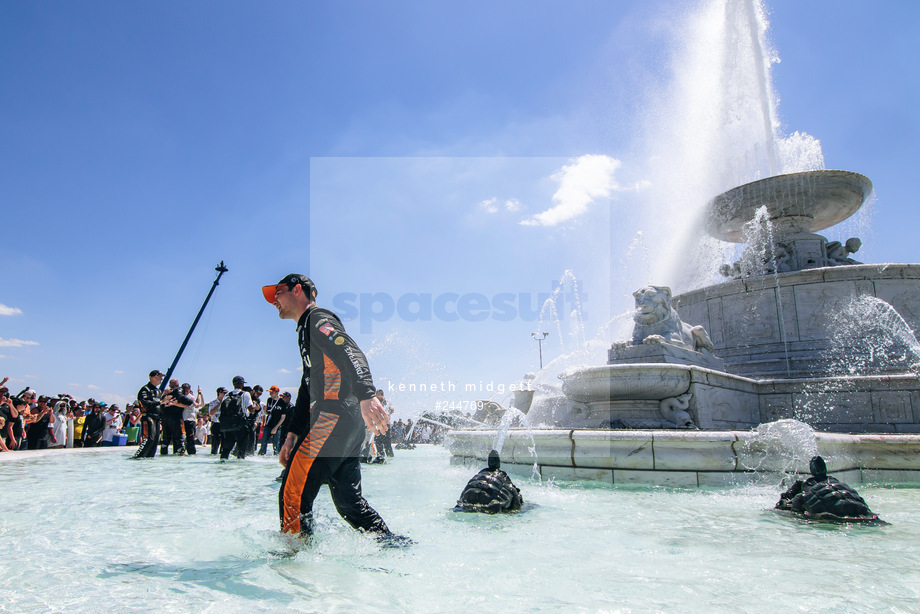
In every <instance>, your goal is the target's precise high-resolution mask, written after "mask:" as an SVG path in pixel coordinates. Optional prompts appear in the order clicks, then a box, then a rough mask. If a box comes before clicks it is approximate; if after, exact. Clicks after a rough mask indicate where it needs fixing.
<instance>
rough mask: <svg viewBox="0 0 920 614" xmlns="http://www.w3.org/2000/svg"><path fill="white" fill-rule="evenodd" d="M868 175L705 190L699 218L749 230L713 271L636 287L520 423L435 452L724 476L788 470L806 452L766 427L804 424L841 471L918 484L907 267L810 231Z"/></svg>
mask: <svg viewBox="0 0 920 614" xmlns="http://www.w3.org/2000/svg"><path fill="white" fill-rule="evenodd" d="M871 189H872V184H871V182H870V181H869V180H868V179H867V178H866V177H864V176H862V175H859V174H857V173H851V172H846V171H811V172H802V173H793V174H786V175H779V176H775V177H770V178H767V179H763V180H759V181H755V182H752V183H749V184H745V185H742V186H740V187H737V188H734V189H732V190H729V191H728V192H725V193H724V194H721V195H719V196H717V197H715V198H713V199H712V200H710V201H709V203H708V205H707V213H708V216H707V224H706V229H707V231H708V232H709V233H710V234H711V235H713V236H715V237H717V238H719V239H722V240H726V241H736V242H742V241H753V242H751V243H749V245H748V246H747V247H746V248H745V250H744V252H743V253H742V256H741V259H740V260H739V261H738V262H736V263H734V264H733V265H725V266H723V267H722V270H723V274H726V276H729V277H732V280H731V281H728V282H725V283H721V284H717V285H712V286H707V287H704V288H701V289H698V290H694V291H691V292H687V293H684V294H680V295H677V296H672V295H671V290H670V289H669V288H667V287H661V286H646V287H644V288H641V289H639V290H637V291H636V292H635V293H634V295H633V296H634V298H635V304H636V310H635V315H634V321H635V325H634V329H633V335H632V339H631V340H629V341H626V342H617V343H614V344H613V345H612V346H611V348H610V350H609V351H608V361H607V364H606V365H600V366H589V367H580V368H576V369H572V370H569V371H565V372H563V373H561V374H559V378H560V379H561V380H562V394H563V397H559V396H558V395H557V397H555V398H551V399H549V400H548V402H547V400H544V402H542V403H533V404H532V403H531V401H532V399H531V398H528V397H525V396H523V395H519V397H518V398H517V406H516V409H517V410H519V411H521V412H529V413H528V422H529V423H530V424H531V425H540V426H539V427H538V428H529V429H526V430H525V431H521V432H520V433H515V432H514V431H513V430H512V431H511V432H510V433H509V432H502V433H499V434H498V439H496V435H495V434H493V433H491V432H489V431H481V430H479V431H455V432H454V433H452V435H451V444H450V445H451V450H452V453H453V454H454V456H455V457H456V458H457V459H458V460H460V461H461V462H462V461H463V459H465V458H470V457H473V458H483V454H484V453H485V452H487V451H488V450H489V449H490V448H491V447H493V444H494V441H496V440H497V441H501V442H503V443H504V444H505V449H504V450H502V456H503V458H504V459H505V465H506V466H512V465H513V464H515V463H517V464H519V465H520V466H521V470H522V471H523V472H524V473H528V474H529V473H530V471H531V470H532V466H533V464H534V461H535V460H536V463H537V465H538V466H539V470H540V472H541V474H542V475H543V476H553V477H558V478H574V479H584V478H590V479H598V480H603V481H607V482H613V483H631V482H641V483H655V484H664V485H679V486H701V485H724V484H734V483H739V482H743V481H749V480H751V479H756V478H758V477H762V476H764V475H769V474H770V473H783V472H786V471H789V470H792V471H803V470H804V469H805V468H806V466H807V461H808V458H810V456H806V455H804V454H801V455H798V457H795V456H794V455H793V457H792V460H791V461H790V456H789V455H788V454H780V455H777V454H775V451H776V449H777V447H776V445H775V442H776V441H778V440H782V439H783V438H784V437H785V438H786V439H789V440H790V441H791V442H792V443H790V444H789V445H787V446H786V447H787V448H789V449H795V448H796V446H795V445H793V444H794V443H795V442H797V441H798V442H800V441H801V438H802V437H801V433H802V432H803V431H805V432H808V433H813V435H812V436H811V437H812V439H813V441H814V443H813V444H812V445H811V446H810V447H809V450H810V451H814V450H817V453H820V454H822V455H823V456H825V458H827V459H829V462H830V464H831V466H832V470H833V471H835V472H836V473H838V474H841V475H844V476H846V479H847V480H848V481H851V482H854V483H859V482H862V481H865V480H868V479H878V480H887V481H920V462H918V460H917V458H918V457H917V454H916V453H917V451H920V436H917V435H915V434H916V433H920V379H918V375H917V362H916V361H917V359H918V358H920V356H918V354H917V352H918V350H920V344H918V343H917V340H916V338H915V337H914V336H913V333H912V332H911V329H916V328H917V326H918V325H920V318H918V314H917V313H916V311H915V310H916V308H917V301H916V297H917V296H918V295H920V265H916V264H907V265H891V264H886V265H864V264H860V263H857V262H855V261H853V260H852V259H849V258H848V257H847V256H848V254H849V253H851V252H852V251H855V249H851V248H858V245H859V244H861V242H860V241H859V240H858V239H850V240H849V241H847V242H846V245H845V246H842V245H841V244H840V243H829V242H828V241H827V239H826V238H825V237H823V236H821V235H818V234H815V233H814V231H816V230H822V229H824V228H828V227H830V226H832V225H833V224H836V223H839V222H841V221H843V220H844V219H846V218H848V217H849V216H851V215H853V214H854V213H855V212H856V211H857V210H858V209H859V208H860V206H861V205H862V204H863V202H864V201H865V199H866V197H867V196H868V195H869V193H870V192H871ZM756 226H761V227H763V228H761V230H764V229H766V231H763V232H757V228H756ZM854 304H856V305H863V306H865V305H869V306H870V307H871V309H870V310H869V311H868V312H867V313H872V314H874V321H871V320H866V319H864V320H863V321H862V322H858V323H857V324H856V326H857V334H856V335H853V336H854V337H855V338H859V337H860V335H859V334H858V333H859V331H871V332H872V334H873V338H872V339H871V340H869V342H867V343H866V342H864V343H862V344H860V343H856V342H855V341H854V342H852V343H849V344H846V345H845V346H841V344H839V343H835V340H837V339H838V338H840V337H841V336H844V337H845V335H843V333H842V330H843V329H846V328H847V327H850V328H852V326H853V322H851V321H850V318H847V317H846V316H847V313H848V312H847V309H848V305H854ZM864 312H866V311H865V310H864ZM838 317H840V318H844V321H843V322H838V321H837V318H838ZM689 322H694V323H697V322H698V323H700V324H697V325H691V324H688V323H689ZM892 340H893V341H892ZM886 343H887V345H886ZM892 343H893V344H894V345H893V346H892ZM887 347H897V348H899V349H898V350H888V351H885V348H887ZM853 365H858V369H854V368H853ZM842 366H846V368H842ZM854 370H855V372H854ZM754 429H756V430H754ZM506 430H507V429H506ZM508 444H510V449H509V446H508ZM799 447H801V446H799ZM534 451H535V452H534ZM534 454H535V455H536V459H535V458H534Z"/></svg>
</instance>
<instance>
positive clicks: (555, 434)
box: [448, 429, 920, 488]
mask: <svg viewBox="0 0 920 614" xmlns="http://www.w3.org/2000/svg"><path fill="white" fill-rule="evenodd" d="M497 434H498V433H497V431H494V430H482V431H456V430H455V431H452V432H451V433H450V435H449V436H448V447H449V449H450V451H451V455H452V460H451V462H456V463H462V464H474V465H479V464H482V463H484V462H485V460H486V458H487V457H488V453H489V450H490V449H491V448H492V446H493V444H494V442H495V441H496V440H497ZM814 448H817V451H818V454H820V455H821V456H823V457H824V459H825V461H826V462H827V466H828V470H829V471H830V472H831V473H833V474H835V475H837V476H838V477H839V479H841V480H842V481H845V482H850V483H853V484H859V483H864V482H869V481H871V482H883V483H920V435H848V434H843V433H817V432H816V433H814V435H813V438H811V439H809V441H778V440H776V439H771V438H769V437H764V436H762V435H759V434H758V433H757V432H755V431H658V430H655V431H640V430H637V431H614V430H577V429H574V430H573V429H560V430H551V429H542V430H537V429H535V430H510V431H508V432H507V434H506V436H505V444H504V447H503V449H502V450H501V453H502V466H503V467H505V468H506V470H507V471H508V472H509V473H512V472H514V473H517V474H518V475H525V476H530V475H532V474H533V468H534V465H536V466H537V469H538V471H539V472H540V475H541V476H542V477H544V478H546V479H558V480H594V481H598V482H603V483H607V484H649V485H657V486H670V487H678V488H697V487H700V486H709V487H719V488H723V487H733V486H740V485H745V484H751V483H755V482H778V481H779V480H781V479H782V478H783V477H785V476H787V475H789V474H801V475H804V474H807V473H808V461H809V460H810V453H809V452H808V451H807V450H809V449H814Z"/></svg>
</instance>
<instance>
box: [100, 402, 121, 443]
mask: <svg viewBox="0 0 920 614" xmlns="http://www.w3.org/2000/svg"><path fill="white" fill-rule="evenodd" d="M102 419H103V421H104V422H105V427H104V428H103V429H102V445H104V446H110V445H112V441H113V440H114V439H115V435H117V434H118V430H119V429H120V428H121V412H120V411H119V408H118V405H112V406H111V407H110V408H109V409H108V410H107V411H106V412H105V413H104V414H103V415H102Z"/></svg>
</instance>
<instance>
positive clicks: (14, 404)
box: [0, 388, 28, 450]
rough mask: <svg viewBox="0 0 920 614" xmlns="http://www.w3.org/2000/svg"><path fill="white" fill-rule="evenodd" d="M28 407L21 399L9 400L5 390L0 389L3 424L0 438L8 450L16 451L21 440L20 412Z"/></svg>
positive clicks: (0, 429)
mask: <svg viewBox="0 0 920 614" xmlns="http://www.w3.org/2000/svg"><path fill="white" fill-rule="evenodd" d="M26 407H28V403H26V402H25V401H23V400H22V399H12V398H10V395H9V391H8V390H7V389H6V388H0V418H3V421H4V424H3V427H2V428H0V437H3V441H4V444H5V445H6V447H7V449H8V450H18V449H19V442H20V441H21V439H22V417H21V416H20V411H21V410H22V409H24V408H26Z"/></svg>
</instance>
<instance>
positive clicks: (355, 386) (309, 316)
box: [279, 305, 390, 535]
mask: <svg viewBox="0 0 920 614" xmlns="http://www.w3.org/2000/svg"><path fill="white" fill-rule="evenodd" d="M297 335H298V341H299V344H300V355H301V358H302V360H303V379H302V381H301V384H300V390H299V391H298V393H297V402H296V403H295V405H294V411H293V418H292V421H291V429H290V432H292V433H295V434H297V436H298V437H297V443H296V445H295V446H294V449H293V451H292V453H291V456H290V459H289V460H288V464H287V467H286V469H285V472H284V479H283V481H282V483H281V491H280V493H279V504H280V516H281V530H282V531H283V532H284V533H293V534H301V535H308V534H310V533H311V532H312V528H311V524H312V515H313V500H314V499H315V498H316V495H317V493H318V492H319V488H320V486H322V485H323V484H328V485H329V491H330V493H331V495H332V502H333V503H334V504H335V509H336V511H338V513H339V514H340V515H341V516H342V518H344V519H345V521H346V522H347V523H348V524H349V525H351V526H352V527H354V528H356V529H361V530H364V531H369V532H373V533H381V534H389V533H390V531H389V529H388V528H387V525H386V524H385V523H384V522H383V519H382V518H381V517H380V516H379V515H378V514H377V512H376V511H374V509H373V508H372V507H371V506H370V505H368V503H367V501H366V500H365V499H364V497H363V496H362V495H361V465H360V463H359V461H358V455H359V453H360V451H361V445H362V444H363V442H364V434H365V426H364V419H363V418H362V417H361V409H360V406H359V402H360V401H362V400H365V399H369V398H371V397H372V396H374V382H373V379H372V378H371V372H370V369H369V368H368V366H367V359H366V358H365V356H364V353H363V352H362V351H361V350H360V349H359V348H358V346H357V344H356V343H355V342H354V340H353V339H352V338H351V337H349V336H348V335H347V334H346V333H345V328H344V327H343V326H342V323H341V321H339V318H338V317H337V316H336V315H335V314H334V313H332V312H331V311H329V310H326V309H322V308H320V307H317V306H316V305H311V306H310V308H309V309H307V311H306V312H304V314H303V315H302V316H301V318H300V320H299V321H298V322H297Z"/></svg>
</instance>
